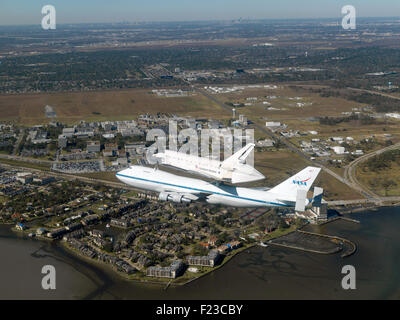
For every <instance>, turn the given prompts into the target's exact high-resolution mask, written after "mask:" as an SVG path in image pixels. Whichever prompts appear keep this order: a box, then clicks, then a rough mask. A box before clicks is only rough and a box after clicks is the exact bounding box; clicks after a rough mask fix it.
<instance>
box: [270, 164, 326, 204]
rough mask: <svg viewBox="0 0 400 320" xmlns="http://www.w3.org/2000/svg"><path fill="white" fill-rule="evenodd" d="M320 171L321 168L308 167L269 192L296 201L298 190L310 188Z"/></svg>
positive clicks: (283, 198)
mask: <svg viewBox="0 0 400 320" xmlns="http://www.w3.org/2000/svg"><path fill="white" fill-rule="evenodd" d="M320 171H321V168H316V167H307V168H305V169H303V170H301V171H300V172H299V173H296V174H295V175H294V176H292V177H290V178H289V179H287V180H285V181H284V182H282V183H280V184H278V185H277V186H276V187H274V188H272V189H271V190H269V192H271V193H274V194H276V195H278V196H279V197H282V198H281V199H282V200H292V201H295V199H296V198H297V190H305V191H306V192H307V191H308V190H310V188H311V186H312V184H313V183H314V181H315V179H316V178H317V176H318V174H319V172H320Z"/></svg>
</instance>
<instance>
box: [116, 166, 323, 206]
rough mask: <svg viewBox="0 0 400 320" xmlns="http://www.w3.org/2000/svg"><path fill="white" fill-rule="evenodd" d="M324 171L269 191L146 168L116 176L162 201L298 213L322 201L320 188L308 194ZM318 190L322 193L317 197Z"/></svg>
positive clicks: (305, 174)
mask: <svg viewBox="0 0 400 320" xmlns="http://www.w3.org/2000/svg"><path fill="white" fill-rule="evenodd" d="M320 170H321V169H320V168H316V167H307V168H305V169H303V170H301V171H300V172H298V173H297V174H295V175H294V176H292V177H290V178H288V179H287V180H285V181H284V182H282V183H280V184H278V185H277V186H276V187H274V188H272V189H269V190H262V189H257V188H242V187H236V186H232V185H225V184H224V183H218V182H207V181H203V180H200V179H193V178H187V177H182V176H178V175H175V174H172V173H169V172H165V171H162V170H160V169H158V168H150V167H142V166H131V167H130V168H128V169H125V170H122V171H120V172H118V173H117V174H116V176H117V178H118V179H119V180H121V181H122V182H123V183H126V184H128V185H130V186H132V187H135V188H138V189H144V190H149V191H153V192H157V193H158V194H159V199H160V200H162V201H172V202H177V203H183V202H192V201H205V202H207V203H210V204H221V205H227V206H234V207H295V208H296V210H297V211H304V210H305V207H306V206H307V205H309V204H311V203H313V202H314V201H320V199H319V198H320V197H321V192H322V189H320V188H315V189H314V197H313V198H311V199H308V198H307V192H308V190H309V189H310V188H311V186H312V184H313V183H314V181H315V179H316V178H317V176H318V174H319V172H320ZM316 189H319V190H320V191H318V194H317V195H316V194H315V192H316ZM317 198H318V199H317Z"/></svg>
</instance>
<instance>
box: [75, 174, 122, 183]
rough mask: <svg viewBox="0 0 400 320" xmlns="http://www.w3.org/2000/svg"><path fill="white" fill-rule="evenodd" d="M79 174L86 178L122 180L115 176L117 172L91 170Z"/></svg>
mask: <svg viewBox="0 0 400 320" xmlns="http://www.w3.org/2000/svg"><path fill="white" fill-rule="evenodd" d="M78 175H79V176H82V177H86V178H92V179H99V180H104V181H111V182H121V181H119V180H118V179H117V178H116V177H115V172H91V173H80V174H78Z"/></svg>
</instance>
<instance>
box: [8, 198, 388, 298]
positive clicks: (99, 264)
mask: <svg viewBox="0 0 400 320" xmlns="http://www.w3.org/2000/svg"><path fill="white" fill-rule="evenodd" d="M385 207H392V206H390V205H373V206H368V207H358V206H357V207H354V206H352V207H349V208H342V209H341V210H340V214H342V215H350V214H352V213H355V212H360V211H368V210H371V211H376V210H377V209H378V208H385ZM335 210H337V207H335ZM339 218H340V216H339ZM335 220H337V218H336V219H335V218H333V219H329V220H328V221H325V222H322V223H318V224H321V225H322V224H325V223H329V222H333V221H335ZM0 225H4V226H12V225H13V223H10V222H8V223H6V222H1V223H0ZM306 225H308V223H307V224H305V225H303V226H301V227H296V228H295V229H294V230H292V231H289V232H287V233H285V234H280V235H277V236H276V237H272V238H269V239H268V240H267V241H270V240H274V239H277V238H280V237H282V236H285V235H287V234H289V233H292V232H295V231H297V230H301V229H302V228H303V227H304V226H306ZM10 230H11V231H12V232H13V233H16V234H22V235H24V236H26V237H27V238H28V239H38V240H39V241H43V240H44V241H47V242H49V243H55V244H56V245H57V246H58V247H59V248H61V250H63V251H68V253H71V254H72V255H73V256H74V257H75V258H76V259H78V260H81V261H82V260H83V261H84V262H86V263H89V264H90V265H92V266H94V267H96V268H102V269H104V268H105V269H107V272H112V274H113V275H114V276H117V277H118V278H119V279H121V280H124V281H128V282H132V283H138V284H144V285H146V284H149V285H157V286H159V287H160V288H162V287H164V288H163V289H164V290H166V289H167V288H168V287H170V286H184V285H186V284H189V283H191V282H194V281H196V280H199V279H201V278H203V277H205V276H207V275H209V274H211V273H212V272H214V271H216V270H219V269H221V268H222V267H224V266H225V265H227V264H228V263H229V262H230V261H231V260H232V259H233V258H234V257H235V256H237V255H238V254H240V253H242V252H245V251H248V250H249V249H251V248H254V247H255V246H257V245H258V242H257V241H255V242H253V243H250V244H249V245H244V246H243V247H242V248H239V249H236V250H235V251H232V252H231V254H230V255H226V256H225V257H224V259H223V261H222V262H221V263H220V264H219V265H217V266H215V267H213V268H212V269H210V270H207V271H205V272H204V273H202V274H200V275H199V276H195V277H193V278H190V279H185V280H183V281H182V282H180V281H179V280H180V279H181V277H177V278H172V279H171V278H159V280H146V279H140V278H132V277H130V276H129V275H125V274H124V273H122V272H120V271H119V270H117V269H116V268H115V267H113V266H112V265H110V264H108V263H105V262H103V261H100V260H98V259H92V258H89V257H86V256H84V255H83V254H80V253H79V252H77V250H75V249H73V248H71V247H70V246H68V244H67V243H65V242H64V241H62V240H59V239H49V238H47V237H43V236H38V235H36V236H35V237H29V236H28V232H27V231H26V230H17V229H16V228H15V227H11V228H10ZM333 237H335V236H333ZM264 241H265V239H264ZM293 249H297V250H298V248H293ZM136 272H141V273H143V271H136ZM136 272H135V273H136ZM144 276H145V275H144ZM110 277H111V275H110ZM155 279H157V278H155Z"/></svg>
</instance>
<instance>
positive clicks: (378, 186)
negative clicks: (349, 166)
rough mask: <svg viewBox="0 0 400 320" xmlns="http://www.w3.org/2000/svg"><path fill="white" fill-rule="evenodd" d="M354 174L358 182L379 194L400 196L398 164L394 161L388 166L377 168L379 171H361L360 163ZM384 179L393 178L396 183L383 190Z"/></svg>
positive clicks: (399, 166)
mask: <svg viewBox="0 0 400 320" xmlns="http://www.w3.org/2000/svg"><path fill="white" fill-rule="evenodd" d="M356 176H357V179H358V181H359V182H360V183H362V184H363V185H365V186H367V188H368V189H370V190H371V191H373V192H375V193H376V194H378V195H380V196H388V197H389V196H400V188H399V187H400V182H399V181H400V165H399V164H397V163H395V162H392V163H391V167H390V168H388V169H385V170H379V172H371V171H368V170H366V171H363V169H362V165H360V166H358V167H357V169H356ZM384 179H387V180H393V181H394V182H396V183H397V185H395V186H391V187H390V188H388V190H385V189H384V188H383V186H382V180H384ZM374 182H375V183H374Z"/></svg>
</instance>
